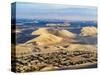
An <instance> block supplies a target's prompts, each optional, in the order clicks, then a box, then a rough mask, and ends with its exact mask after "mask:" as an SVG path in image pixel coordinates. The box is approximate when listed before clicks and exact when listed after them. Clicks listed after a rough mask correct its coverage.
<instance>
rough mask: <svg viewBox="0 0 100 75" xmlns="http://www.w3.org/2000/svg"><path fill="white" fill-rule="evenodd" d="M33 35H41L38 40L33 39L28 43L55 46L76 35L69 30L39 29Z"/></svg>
mask: <svg viewBox="0 0 100 75" xmlns="http://www.w3.org/2000/svg"><path fill="white" fill-rule="evenodd" d="M32 35H40V36H38V37H36V38H33V39H31V40H29V41H27V42H26V43H34V44H36V45H46V44H55V43H59V42H61V41H62V40H63V39H64V38H63V37H68V38H69V37H70V38H73V37H75V34H73V33H71V32H69V31H67V30H58V29H55V30H54V29H48V28H39V29H38V30H36V31H33V32H32Z"/></svg>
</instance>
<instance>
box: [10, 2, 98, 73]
mask: <svg viewBox="0 0 100 75" xmlns="http://www.w3.org/2000/svg"><path fill="white" fill-rule="evenodd" d="M18 5H19V6H20V5H21V6H23V5H26V4H24V3H18ZM28 5H30V4H28ZM37 5H38V4H36V6H37ZM39 5H40V4H39ZM39 5H38V8H39V7H40V6H42V7H44V6H45V4H43V5H40V6H39ZM19 6H18V7H17V8H16V9H17V11H16V12H17V19H16V23H14V20H15V19H14V18H13V19H12V35H15V36H13V37H15V40H14V42H12V53H11V54H12V56H11V58H12V59H11V62H12V70H14V71H15V72H31V71H51V70H65V69H83V68H96V67H97V34H98V33H97V21H96V10H95V8H94V7H93V8H91V7H79V8H76V7H69V9H68V8H67V9H66V8H65V6H62V5H60V6H61V7H64V8H63V9H62V10H61V9H58V6H59V5H57V6H56V7H55V8H52V7H51V6H52V5H50V6H49V8H48V7H44V8H41V9H38V10H36V9H35V8H34V10H36V11H35V12H33V11H32V10H33V9H30V11H29V12H31V11H32V13H31V14H32V15H31V16H32V17H33V18H32V17H31V19H29V16H30V13H27V14H26V12H25V10H23V11H22V8H20V7H19ZM36 6H35V7H36ZM53 7H54V6H53ZM87 9H88V10H87ZM27 10H29V9H27ZM47 10H48V11H47ZM51 10H53V11H51ZM58 10H59V11H58ZM65 10H68V11H65ZM80 10H83V12H84V13H83V12H81V11H80ZM84 10H86V12H85V11H84ZM89 10H91V11H92V14H91V13H90V11H89ZM50 11H51V12H50ZM73 11H74V12H73ZM22 12H23V13H24V12H25V13H24V15H25V14H26V15H27V16H25V17H24V18H23V16H22ZM36 12H37V13H36ZM38 12H40V13H38ZM33 13H35V15H37V16H35V15H33ZM69 13H71V14H74V15H71V14H70V16H69ZM47 14H50V15H47ZM54 14H55V15H54ZM56 14H57V15H58V16H57V15H56ZM90 14H91V15H90ZM19 16H21V19H19ZM91 17H92V18H91ZM25 18H27V19H25Z"/></svg>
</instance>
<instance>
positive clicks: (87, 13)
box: [16, 2, 97, 20]
mask: <svg viewBox="0 0 100 75" xmlns="http://www.w3.org/2000/svg"><path fill="white" fill-rule="evenodd" d="M16 17H17V18H28V19H64V20H96V19H97V8H96V7H90V6H69V5H59V4H56V5H55V4H43V3H22V2H21V3H19V2H17V4H16Z"/></svg>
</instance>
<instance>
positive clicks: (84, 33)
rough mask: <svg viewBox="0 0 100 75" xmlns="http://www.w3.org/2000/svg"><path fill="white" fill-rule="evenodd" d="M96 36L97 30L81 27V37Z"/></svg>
mask: <svg viewBox="0 0 100 75" xmlns="http://www.w3.org/2000/svg"><path fill="white" fill-rule="evenodd" d="M96 34H97V28H96V27H94V26H92V27H90V26H88V27H83V28H82V29H81V33H80V35H82V36H96Z"/></svg>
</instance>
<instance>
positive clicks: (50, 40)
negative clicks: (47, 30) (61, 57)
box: [26, 34, 62, 45]
mask: <svg viewBox="0 0 100 75" xmlns="http://www.w3.org/2000/svg"><path fill="white" fill-rule="evenodd" d="M61 40H62V38H61V37H57V36H55V35H52V34H42V35H40V36H39V37H37V38H33V39H32V40H29V41H27V42H26V43H32V42H36V44H37V45H46V44H54V43H59V42H60V41H61Z"/></svg>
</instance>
